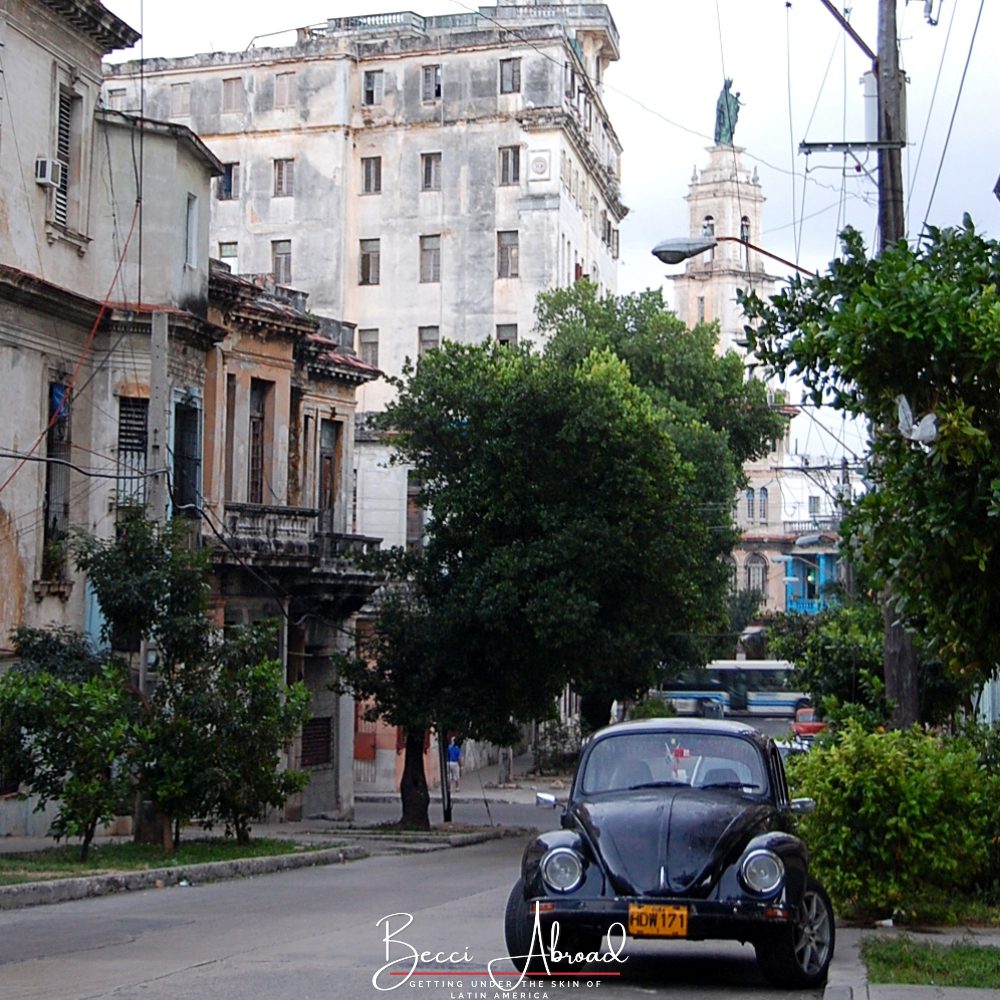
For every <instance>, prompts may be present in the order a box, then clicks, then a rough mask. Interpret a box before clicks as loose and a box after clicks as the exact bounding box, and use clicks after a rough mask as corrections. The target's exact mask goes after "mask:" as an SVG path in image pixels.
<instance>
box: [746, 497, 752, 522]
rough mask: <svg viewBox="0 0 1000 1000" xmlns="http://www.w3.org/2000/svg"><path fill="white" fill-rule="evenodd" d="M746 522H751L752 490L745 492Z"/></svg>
mask: <svg viewBox="0 0 1000 1000" xmlns="http://www.w3.org/2000/svg"><path fill="white" fill-rule="evenodd" d="M747 520H748V521H752V520H753V489H748V490H747Z"/></svg>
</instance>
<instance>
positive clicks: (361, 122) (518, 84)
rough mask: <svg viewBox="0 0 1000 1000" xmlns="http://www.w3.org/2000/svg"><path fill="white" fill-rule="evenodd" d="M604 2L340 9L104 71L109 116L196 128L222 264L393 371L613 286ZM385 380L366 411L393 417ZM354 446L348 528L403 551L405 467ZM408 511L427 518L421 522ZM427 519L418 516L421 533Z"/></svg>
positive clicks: (614, 159)
mask: <svg viewBox="0 0 1000 1000" xmlns="http://www.w3.org/2000/svg"><path fill="white" fill-rule="evenodd" d="M617 58H618V32H617V28H616V26H615V23H614V21H613V19H612V17H611V13H610V11H609V10H608V8H607V6H605V5H604V4H577V3H540V2H537V0H536V2H524V3H521V4H517V3H507V2H501V3H498V5H497V6H495V7H483V8H480V9H479V11H478V12H477V13H459V14H452V15H445V16H440V17H420V16H418V15H416V14H413V13H409V12H404V13H394V14H384V15H372V16H363V17H340V18H331V19H330V20H328V21H326V22H324V23H322V24H319V25H315V26H311V27H307V28H302V29H299V31H298V32H297V40H296V42H295V44H294V45H291V46H289V47H284V48H254V49H250V50H248V51H246V52H241V53H211V54H204V55H193V56H188V57H183V58H176V59H150V60H146V61H145V63H144V64H143V65H141V66H140V64H138V63H135V62H133V63H126V64H123V65H118V66H107V67H105V70H106V80H105V89H104V95H105V101H106V103H108V104H109V105H110V106H111V107H121V108H127V109H132V110H136V109H138V108H139V107H140V106H142V107H143V108H144V109H145V113H146V114H148V115H151V116H153V117H164V118H168V119H171V120H173V121H176V122H183V123H184V124H185V125H188V126H189V127H190V128H191V129H193V130H194V131H195V132H197V133H198V135H199V136H200V137H201V138H202V139H203V140H204V142H205V143H206V144H207V145H208V146H209V147H210V148H211V149H212V150H213V152H214V153H215V155H216V156H217V157H218V158H219V160H220V161H221V162H222V163H223V171H224V172H223V175H222V176H221V177H220V178H219V179H218V181H217V184H216V190H215V198H214V200H213V203H212V241H213V248H214V252H215V254H217V255H218V256H219V257H220V258H222V259H223V260H225V261H226V262H228V263H230V265H231V266H233V268H234V269H235V270H238V271H239V272H240V273H259V272H268V273H270V274H272V275H273V276H274V279H275V281H276V282H277V283H278V284H293V285H295V286H296V287H298V288H302V289H304V290H305V291H307V292H308V293H309V297H310V299H309V301H310V307H311V308H312V309H313V310H314V311H315V312H316V313H317V314H319V315H321V316H333V317H343V318H345V319H347V320H349V321H350V322H351V323H353V324H355V325H356V340H355V342H354V343H353V344H348V345H345V346H348V347H353V348H355V349H356V351H357V353H358V354H359V356H360V357H362V358H363V359H364V360H366V361H368V362H370V363H371V364H373V365H377V366H378V367H379V368H380V369H381V370H383V371H384V372H386V373H388V374H390V375H397V374H399V373H400V372H401V371H402V367H403V364H404V360H405V359H406V358H412V359H415V358H417V357H419V356H420V354H421V353H422V352H424V351H426V350H428V349H430V348H433V347H436V346H438V345H439V344H441V343H442V342H443V341H444V340H446V339H448V340H453V341H458V342H463V343H480V342H484V341H487V340H490V339H494V338H495V339H498V340H501V341H515V340H519V339H523V338H525V337H527V336H528V335H529V334H530V333H531V330H532V327H533V325H534V317H533V311H534V303H535V297H536V295H537V293H538V292H539V291H541V290H543V289H548V288H553V287H556V286H558V285H567V284H569V283H571V282H572V281H574V280H576V279H577V278H579V277H581V276H583V275H587V276H588V277H589V278H590V279H591V280H592V281H594V282H596V283H597V284H598V285H599V286H600V287H601V288H602V289H605V290H607V291H612V292H613V291H615V289H616V258H617V246H618V232H617V230H618V224H619V222H620V220H621V219H622V217H623V216H624V214H625V211H626V209H625V208H624V206H623V205H622V203H621V199H620V193H619V170H620V155H621V146H620V143H619V141H618V138H617V136H616V135H615V132H614V129H613V127H612V125H611V123H610V121H609V119H608V115H607V112H606V110H605V108H604V103H603V100H602V90H603V82H604V74H605V71H606V70H607V67H608V65H609V64H610V63H611V62H612V61H614V60H616V59H617ZM390 393H391V389H390V387H389V385H388V384H387V383H386V382H384V381H383V382H375V383H371V384H369V385H367V386H365V387H364V388H363V389H362V390H361V392H360V409H361V410H362V411H377V410H379V409H381V408H383V407H384V405H385V403H386V401H387V399H388V398H389V397H390ZM386 459H387V452H386V449H385V448H384V447H383V446H382V444H381V442H379V441H378V439H377V438H376V437H375V436H372V435H360V436H359V441H358V448H357V481H356V490H357V498H356V504H355V511H356V517H355V521H354V527H355V529H356V530H358V531H359V532H362V533H363V534H366V535H375V536H378V537H382V538H383V539H385V541H386V543H388V544H404V543H405V542H406V541H407V536H408V527H407V526H408V518H407V484H406V471H405V469H402V468H397V467H392V466H389V464H388V463H387V461H386ZM411 513H412V511H411ZM418 530H419V518H415V517H413V516H411V517H410V518H409V534H410V535H411V536H412V535H413V534H414V532H415V531H418Z"/></svg>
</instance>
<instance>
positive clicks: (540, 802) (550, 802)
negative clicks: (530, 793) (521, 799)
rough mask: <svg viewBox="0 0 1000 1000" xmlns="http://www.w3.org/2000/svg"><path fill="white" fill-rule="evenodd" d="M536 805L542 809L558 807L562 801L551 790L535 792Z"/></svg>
mask: <svg viewBox="0 0 1000 1000" xmlns="http://www.w3.org/2000/svg"><path fill="white" fill-rule="evenodd" d="M535 805H536V806H539V807H541V808H542V809H558V808H559V806H560V805H562V803H561V802H560V801H559V800H558V799H557V798H556V797H555V796H554V795H552V794H550V793H549V792H535Z"/></svg>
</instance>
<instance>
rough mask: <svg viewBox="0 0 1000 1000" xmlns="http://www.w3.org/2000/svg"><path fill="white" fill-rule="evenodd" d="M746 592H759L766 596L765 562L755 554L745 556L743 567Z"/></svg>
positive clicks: (760, 556)
mask: <svg viewBox="0 0 1000 1000" xmlns="http://www.w3.org/2000/svg"><path fill="white" fill-rule="evenodd" d="M743 572H744V579H745V581H746V589H747V590H759V591H760V592H761V593H762V594H765V595H766V594H767V560H766V559H765V558H764V557H763V556H762V555H760V554H759V553H757V552H754V553H753V555H750V556H747V561H746V562H745V563H744V565H743Z"/></svg>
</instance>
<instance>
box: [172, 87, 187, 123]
mask: <svg viewBox="0 0 1000 1000" xmlns="http://www.w3.org/2000/svg"><path fill="white" fill-rule="evenodd" d="M170 114H171V116H172V117H174V118H186V117H187V116H188V115H190V114H191V84H190V83H172V84H171V85H170Z"/></svg>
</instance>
